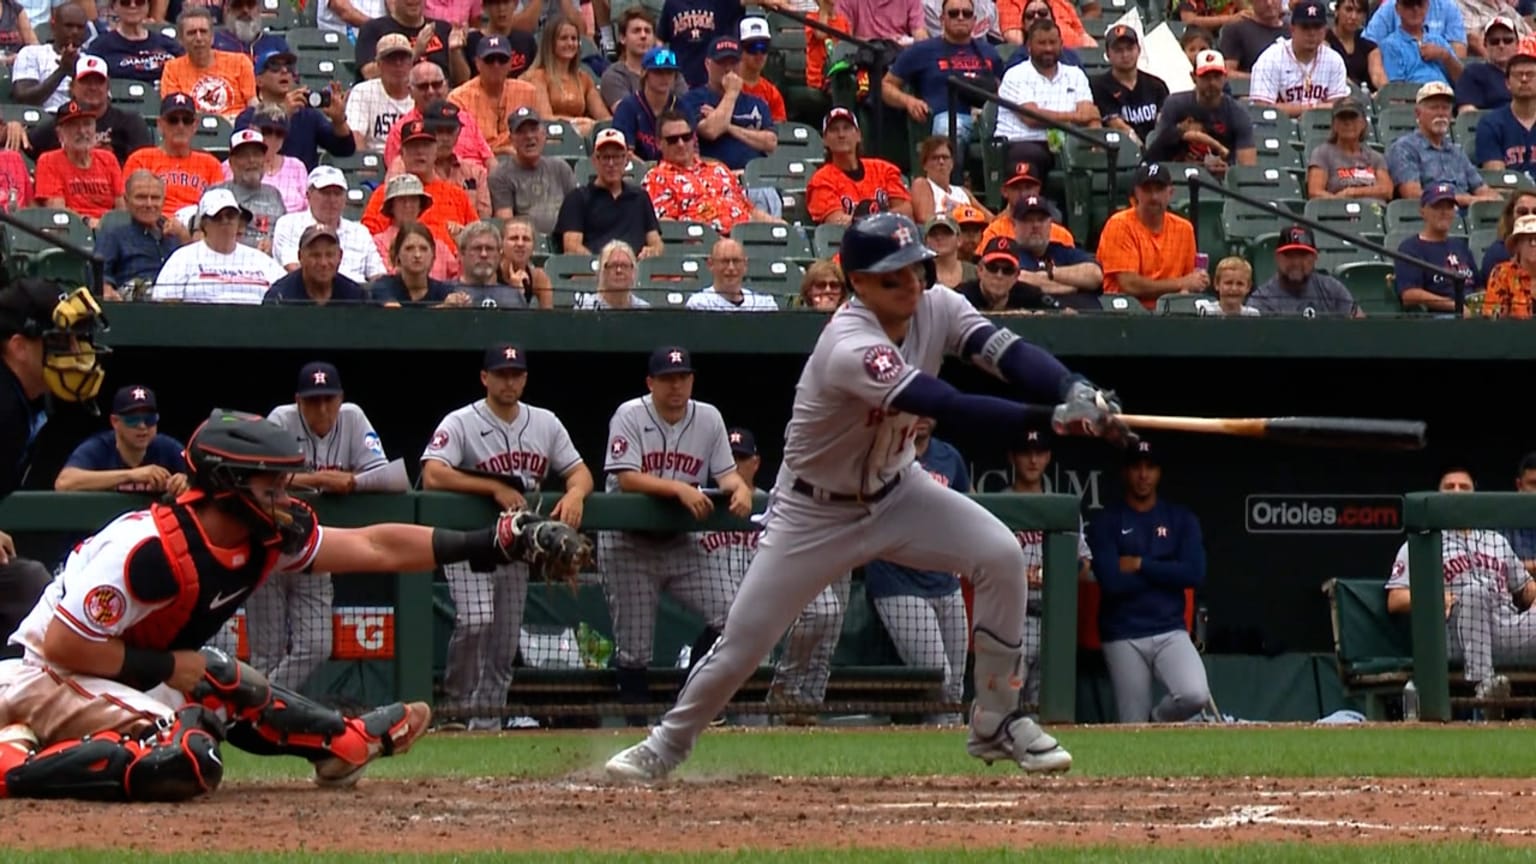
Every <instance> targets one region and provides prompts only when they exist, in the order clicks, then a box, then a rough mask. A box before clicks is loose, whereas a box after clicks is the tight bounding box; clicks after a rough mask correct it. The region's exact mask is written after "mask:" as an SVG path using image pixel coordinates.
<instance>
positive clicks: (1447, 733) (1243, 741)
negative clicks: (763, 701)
mask: <svg viewBox="0 0 1536 864" xmlns="http://www.w3.org/2000/svg"><path fill="white" fill-rule="evenodd" d="M639 737H640V736H639V735H638V734H637V733H635V732H624V733H617V732H571V733H513V734H507V735H501V736H480V735H432V736H429V737H427V738H425V739H423V740H422V741H421V742H419V743H418V744H417V745H416V747H415V748H413V749H412V750H411V753H410V754H409V755H408V756H406V757H404V758H401V759H385V760H381V761H379V762H378V763H375V764H374V765H373V766H371V767H370V768H369V769H368V770H369V776H371V777H378V778H386V777H395V778H416V777H429V776H436V777H523V778H530V779H536V778H539V779H542V778H557V777H564V776H569V775H578V776H580V775H585V774H591V773H594V772H597V771H599V770H600V769H601V768H602V764H603V762H604V761H605V760H606V759H607V758H608V757H609V756H611V755H612V754H614V753H616V752H618V751H619V750H621V749H623V748H624V747H626V746H628V745H629V744H631V743H633V742H635V741H637V740H639ZM1057 737H1058V738H1060V739H1061V741H1062V743H1063V745H1065V746H1066V747H1067V748H1068V749H1069V750H1071V751H1072V757H1073V766H1072V773H1073V775H1074V776H1082V777H1147V776H1156V777H1242V776H1255V775H1262V776H1274V777H1357V776H1381V777H1528V776H1531V775H1532V774H1536V726H1494V725H1489V726H1428V725H1426V726H1400V725H1393V726H1364V727H1314V726H1277V727H1264V726H1237V727H1199V726H1196V727H1187V726H1186V727H1173V728H1168V727H1162V728H1146V729H1124V728H1115V727H1104V728H1095V727H1079V728H1072V729H1064V730H1061V731H1060V732H1059V733H1058V735H1057ZM964 745H965V733H964V732H962V731H958V730H949V731H936V730H915V731H903V730H889V731H878V730H837V731H833V730H814V731H777V730H775V731H770V732H763V731H751V732H726V731H714V732H707V733H705V735H704V737H703V739H702V740H701V741H700V742H699V745H698V748H697V749H696V750H695V751H694V756H693V758H692V759H691V760H689V761H688V762H687V763H686V764H685V765H684V766H683V769H682V771H680V772H679V774H678V776H680V777H688V776H693V777H709V776H721V775H723V776H740V775H744V774H745V775H777V776H859V777H890V776H901V775H937V774H952V775H965V774H979V773H983V772H992V771H996V770H998V769H997V767H996V766H994V767H993V768H990V769H989V768H987V767H986V766H984V765H982V764H981V763H980V762H979V761H977V760H975V759H972V758H970V757H969V756H967V755H966V753H965V746H964ZM224 749H225V753H226V755H227V762H228V766H229V770H228V772H227V773H226V774H225V777H226V778H227V779H228V780H231V781H234V782H239V781H241V780H249V779H264V780H273V779H286V778H295V779H297V778H302V777H307V776H309V773H310V772H309V766H308V765H307V764H305V763H304V762H301V761H299V760H296V759H263V758H258V757H254V756H249V755H246V754H244V753H240V752H239V751H236V750H234V748H231V747H225V748H224Z"/></svg>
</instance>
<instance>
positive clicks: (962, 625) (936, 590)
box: [864, 417, 1029, 726]
mask: <svg viewBox="0 0 1536 864" xmlns="http://www.w3.org/2000/svg"><path fill="white" fill-rule="evenodd" d="M933 425H934V424H933V419H932V418H930V417H919V418H918V419H917V422H916V423H915V424H913V427H912V447H913V451H914V452H915V453H916V454H917V461H918V464H919V465H922V466H923V469H924V470H925V471H927V472H928V474H929V476H931V477H932V478H933V479H934V480H935V481H937V482H938V483H939V485H941V486H947V487H948V488H950V489H953V490H955V491H956V492H965V493H969V492H970V491H971V474H970V471H968V470H967V469H966V467H965V459H964V458H963V457H962V456H961V455H960V451H958V450H956V449H955V448H954V447H951V446H950V445H949V444H947V443H946V442H944V441H940V440H938V439H936V438H934V437H933ZM864 590H865V591H866V592H867V593H868V595H869V597H870V599H872V600H873V601H874V603H875V612H876V613H877V614H879V616H880V622H881V623H882V624H884V625H885V632H886V633H887V634H889V635H890V637H891V643H892V644H893V645H895V646H896V653H897V654H899V655H901V662H903V663H905V664H906V665H908V666H915V667H917V668H920V669H942V670H944V686H943V699H944V701H945V702H951V703H957V702H959V701H960V700H961V699H962V698H963V697H964V695H965V656H966V652H967V651H968V650H969V648H970V645H969V644H968V639H969V637H970V633H971V627H970V622H969V620H968V619H967V617H966V612H965V596H964V595H963V594H962V593H961V591H960V577H959V575H958V574H955V573H942V572H939V571H937V570H914V569H912V568H911V567H903V566H901V565H900V564H895V563H892V562H890V561H871V562H869V564H868V566H866V567H865V568H864ZM1027 632H1028V631H1026V634H1027ZM1028 644H1029V643H1028V641H1027V639H1026V642H1025V646H1026V648H1027V647H1028ZM1026 680H1027V679H1026ZM924 719H925V722H928V723H932V724H935V725H941V726H947V725H952V724H955V723H959V722H960V717H959V715H953V716H951V715H945V714H939V715H932V716H929V717H927V718H924Z"/></svg>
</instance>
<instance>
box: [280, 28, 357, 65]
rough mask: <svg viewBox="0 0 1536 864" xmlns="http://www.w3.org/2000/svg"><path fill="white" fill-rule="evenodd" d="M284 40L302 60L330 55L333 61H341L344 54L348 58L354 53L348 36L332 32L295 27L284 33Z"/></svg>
mask: <svg viewBox="0 0 1536 864" xmlns="http://www.w3.org/2000/svg"><path fill="white" fill-rule="evenodd" d="M283 38H284V39H286V40H287V41H288V47H289V48H292V49H293V53H294V54H297V55H298V56H299V57H300V58H304V57H315V56H318V55H330V56H331V59H333V60H338V61H339V60H340V59H341V55H342V54H343V53H345V54H347V55H348V56H350V55H351V54H352V53H353V51H352V44H351V43H350V42H348V41H347V37H346V35H345V34H342V33H337V32H335V31H332V30H321V29H320V28H318V27H295V28H293V29H291V30H289V31H288V32H287V33H284V34H283Z"/></svg>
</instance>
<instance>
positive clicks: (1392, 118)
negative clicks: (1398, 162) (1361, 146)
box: [1375, 84, 1419, 146]
mask: <svg viewBox="0 0 1536 864" xmlns="http://www.w3.org/2000/svg"><path fill="white" fill-rule="evenodd" d="M1388 86H1389V87H1390V86H1391V85H1390V84H1389V85H1388ZM1414 86H1418V85H1414ZM1378 104H1380V103H1378ZM1375 128H1376V140H1377V141H1380V142H1381V143H1382V145H1383V146H1385V145H1389V144H1391V143H1392V142H1393V141H1396V140H1397V139H1399V138H1401V137H1403V136H1404V135H1411V134H1413V133H1414V132H1416V131H1418V128H1419V121H1418V118H1417V117H1415V116H1414V113H1413V106H1412V105H1387V106H1385V107H1383V108H1381V109H1380V110H1379V111H1378V112H1377V114H1376V126H1375Z"/></svg>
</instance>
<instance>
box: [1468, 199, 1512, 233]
mask: <svg viewBox="0 0 1536 864" xmlns="http://www.w3.org/2000/svg"><path fill="white" fill-rule="evenodd" d="M1503 215H1504V202H1503V201H1473V202H1472V206H1471V207H1468V208H1467V214H1466V223H1467V228H1468V230H1471V231H1482V230H1485V229H1490V228H1498V227H1499V218H1500V217H1502V216H1503Z"/></svg>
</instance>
